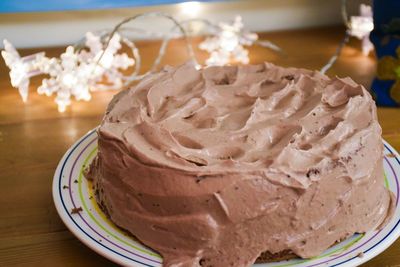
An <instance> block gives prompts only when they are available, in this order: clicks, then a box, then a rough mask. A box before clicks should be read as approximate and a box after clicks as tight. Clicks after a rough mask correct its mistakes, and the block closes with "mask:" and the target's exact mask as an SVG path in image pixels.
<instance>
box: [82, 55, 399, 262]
mask: <svg viewBox="0 0 400 267" xmlns="http://www.w3.org/2000/svg"><path fill="white" fill-rule="evenodd" d="M98 135H99V152H98V156H97V159H96V160H95V161H94V162H93V163H92V165H91V167H90V168H91V169H90V171H89V174H88V176H90V178H93V179H94V181H95V184H96V186H97V189H98V190H99V196H98V197H99V202H101V204H102V205H103V207H104V208H105V209H106V210H107V212H108V214H109V216H110V218H111V219H112V220H113V221H114V222H115V223H116V224H117V225H119V226H120V227H123V228H125V229H127V230H128V231H130V232H131V233H132V234H134V235H135V236H136V237H137V238H138V239H139V240H140V241H142V242H143V243H144V244H146V245H148V246H149V247H151V248H153V249H155V250H156V251H158V252H159V253H161V254H162V256H163V260H164V261H163V264H164V266H200V265H201V266H214V267H226V266H249V265H251V264H252V263H254V261H255V260H256V258H257V257H258V256H259V255H260V253H262V252H264V251H269V252H270V253H278V252H281V251H285V250H289V251H292V252H293V253H295V254H296V255H298V256H299V257H302V258H308V257H313V256H317V255H319V254H321V253H322V252H323V251H324V250H325V249H327V248H328V247H330V246H332V245H333V244H334V243H335V242H337V241H340V240H342V239H344V238H346V237H348V236H351V235H352V234H354V233H356V232H358V233H362V232H366V231H369V230H372V229H374V228H376V227H378V226H379V225H380V224H381V223H383V222H384V221H385V219H386V218H387V217H388V216H390V209H391V208H390V207H391V203H392V196H391V194H390V192H389V191H388V190H387V189H386V188H385V187H384V185H383V165H382V156H383V154H382V153H383V144H382V140H381V128H380V126H379V124H378V122H377V115H376V107H375V103H374V101H373V100H372V98H371V96H370V94H369V93H368V92H367V91H366V90H365V89H364V88H363V87H362V86H361V85H358V84H356V83H355V82H353V81H352V80H351V79H350V78H345V79H340V78H333V79H329V78H328V77H327V76H325V75H322V74H320V73H318V72H313V71H308V70H303V69H295V68H281V67H277V66H274V65H272V64H269V63H265V64H260V65H248V66H241V67H233V66H225V67H209V68H205V69H200V70H196V69H195V68H194V67H192V66H191V65H189V64H186V65H182V66H180V67H177V68H171V67H166V68H165V69H164V70H163V71H161V72H159V73H157V74H154V75H151V76H148V77H147V78H146V79H144V80H143V81H141V82H140V83H139V84H138V85H137V86H136V87H134V88H132V89H130V90H126V91H123V92H122V93H120V94H119V95H117V96H116V97H115V98H114V99H113V101H112V102H111V103H110V105H109V107H108V110H107V112H106V115H105V117H104V120H103V122H102V124H101V127H100V128H99V130H98Z"/></svg>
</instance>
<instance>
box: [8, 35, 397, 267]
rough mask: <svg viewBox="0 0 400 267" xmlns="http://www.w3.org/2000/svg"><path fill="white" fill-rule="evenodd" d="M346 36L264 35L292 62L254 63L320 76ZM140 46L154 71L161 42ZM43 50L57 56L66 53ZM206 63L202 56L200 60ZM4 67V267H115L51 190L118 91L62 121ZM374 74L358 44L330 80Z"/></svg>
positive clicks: (378, 265)
mask: <svg viewBox="0 0 400 267" xmlns="http://www.w3.org/2000/svg"><path fill="white" fill-rule="evenodd" d="M343 33H344V29H343V28H341V27H328V28H319V29H309V30H297V31H287V32H275V33H267V34H262V35H261V37H262V38H266V39H269V40H271V41H274V42H275V43H277V44H278V45H280V46H281V47H282V48H283V49H284V51H285V52H286V55H284V56H282V55H279V54H276V53H274V52H272V51H270V50H268V49H264V48H260V47H253V48H252V49H251V53H250V54H251V62H252V63H257V62H262V61H271V62H274V63H277V64H280V65H283V66H294V67H304V68H309V69H319V68H320V67H321V66H323V65H324V64H325V63H326V61H327V60H328V58H329V57H330V56H331V55H332V53H333V52H334V51H335V49H336V47H337V45H338V43H339V41H340V40H341V38H342V37H343ZM198 42H199V39H197V40H194V43H195V44H197V43H198ZM138 46H139V48H140V49H141V51H142V56H143V61H144V63H145V65H144V67H145V68H146V69H148V68H149V65H150V63H151V62H152V60H153V59H154V57H155V56H156V54H157V50H158V46H159V42H141V43H139V44H138ZM42 50H43V48H41V49H37V50H35V51H42ZM44 50H45V51H46V52H47V53H48V55H57V54H59V53H60V52H61V51H62V50H63V49H62V48H51V49H44ZM33 51H34V50H29V51H28V50H25V51H22V54H29V53H32V52H33ZM182 51H184V49H183V44H182V41H175V42H173V43H172V45H170V47H169V49H168V52H167V56H166V57H165V59H164V60H163V64H170V65H177V64H181V63H183V62H184V61H185V60H186V54H185V53H184V52H182ZM205 56H206V54H205V53H204V52H199V58H200V59H202V60H204V58H205ZM0 61H1V63H0V266H112V265H113V264H112V263H111V262H109V261H107V260H106V259H104V258H103V257H101V256H99V255H97V254H96V253H95V252H93V251H92V250H90V249H89V248H87V247H86V246H85V245H83V244H82V243H81V242H79V241H78V239H77V238H75V237H74V236H73V235H72V234H71V233H70V232H69V231H68V230H67V229H66V227H65V226H64V224H63V223H62V221H61V220H60V218H59V216H58V214H57V212H56V209H55V207H54V204H53V200H52V195H51V184H52V179H53V174H54V170H55V168H56V166H57V164H58V161H59V160H60V158H61V157H62V155H63V154H64V153H65V151H66V150H67V149H68V148H69V147H70V146H71V145H72V144H73V143H74V142H75V141H76V140H77V139H78V138H79V137H81V136H82V135H84V134H85V133H86V132H88V131H89V130H90V129H92V128H93V127H95V126H96V125H98V124H99V122H100V120H101V117H102V114H103V112H104V110H105V107H106V105H107V103H108V102H109V100H110V99H111V97H112V95H113V94H114V93H115V92H100V93H94V94H93V99H92V100H91V101H90V102H74V103H73V104H72V106H71V107H70V108H68V110H67V111H66V112H65V113H62V114H61V113H58V112H57V108H56V105H55V103H54V102H53V100H52V99H51V98H48V97H45V96H39V95H38V94H37V93H36V92H35V88H36V87H37V85H38V81H39V80H38V79H36V80H34V81H33V83H32V87H31V91H30V95H29V100H28V102H27V103H26V104H23V103H22V101H21V100H20V97H19V95H18V92H17V91H16V90H15V89H14V88H12V87H11V85H10V82H9V78H8V70H7V69H6V67H5V66H4V63H3V62H2V60H0ZM375 68H376V61H375V59H374V57H373V56H370V57H365V56H363V55H362V54H361V52H360V42H359V41H358V40H352V41H351V42H350V44H349V45H348V46H347V47H346V48H345V49H344V51H343V54H342V56H341V57H340V59H339V61H338V62H337V64H336V65H335V66H334V67H333V68H332V69H331V70H330V71H329V72H328V74H329V75H332V76H333V75H338V76H342V77H343V76H350V77H352V78H353V79H354V80H355V81H357V82H360V83H362V84H364V85H365V86H367V87H368V86H369V85H370V82H371V80H372V77H373V74H374V71H375ZM378 113H379V120H380V123H381V125H382V128H383V137H384V138H385V139H386V140H387V141H388V142H389V143H390V144H392V145H393V146H394V147H395V148H396V149H397V150H399V151H400V109H389V108H379V109H378ZM399 252H400V240H398V241H397V242H396V243H395V244H393V245H392V246H391V247H390V248H389V249H387V250H386V251H385V252H384V253H382V254H381V255H379V256H378V257H376V258H375V259H373V260H371V261H369V262H368V263H366V264H364V265H363V266H364V267H385V266H386V267H387V266H400V253H399Z"/></svg>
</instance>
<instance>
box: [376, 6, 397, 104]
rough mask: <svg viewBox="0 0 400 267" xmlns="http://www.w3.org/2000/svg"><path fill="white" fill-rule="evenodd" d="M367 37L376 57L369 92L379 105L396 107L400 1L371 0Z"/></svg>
mask: <svg viewBox="0 0 400 267" xmlns="http://www.w3.org/2000/svg"><path fill="white" fill-rule="evenodd" d="M373 11H374V30H373V31H372V33H371V36H370V39H371V41H372V43H373V44H374V46H375V51H376V55H377V59H378V71H377V77H376V78H375V80H374V81H373V83H372V86H371V87H372V94H373V95H374V97H375V101H376V103H377V104H378V105H380V106H390V107H396V106H397V107H398V106H400V0H374V7H373Z"/></svg>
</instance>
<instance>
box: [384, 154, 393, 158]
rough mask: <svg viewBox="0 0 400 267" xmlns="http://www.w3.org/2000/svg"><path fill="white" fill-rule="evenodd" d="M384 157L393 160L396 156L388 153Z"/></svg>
mask: <svg viewBox="0 0 400 267" xmlns="http://www.w3.org/2000/svg"><path fill="white" fill-rule="evenodd" d="M385 156H386V157H388V158H395V157H396V155H395V154H393V153H388V154H386V155H385Z"/></svg>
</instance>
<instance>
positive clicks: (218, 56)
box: [199, 16, 258, 66]
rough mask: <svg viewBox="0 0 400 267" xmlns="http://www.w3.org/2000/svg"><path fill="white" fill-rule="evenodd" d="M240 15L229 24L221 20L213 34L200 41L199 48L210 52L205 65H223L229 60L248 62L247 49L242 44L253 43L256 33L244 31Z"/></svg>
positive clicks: (256, 36) (255, 39) (256, 37)
mask: <svg viewBox="0 0 400 267" xmlns="http://www.w3.org/2000/svg"><path fill="white" fill-rule="evenodd" d="M243 27H244V25H243V22H242V17H241V16H236V17H235V20H234V21H233V22H232V23H231V24H229V23H224V22H221V23H219V24H218V30H217V33H216V34H215V36H212V37H208V38H207V39H206V40H205V41H203V42H202V43H200V45H199V48H200V49H202V50H205V51H207V52H208V53H210V57H209V58H208V59H207V60H206V64H207V65H219V66H221V65H225V64H228V63H229V62H230V61H231V60H233V61H236V62H239V63H243V64H248V63H249V51H248V50H247V49H245V48H244V46H251V45H253V44H254V43H255V42H256V41H257V39H258V35H257V34H255V33H251V32H248V31H245V30H244V29H243Z"/></svg>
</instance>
